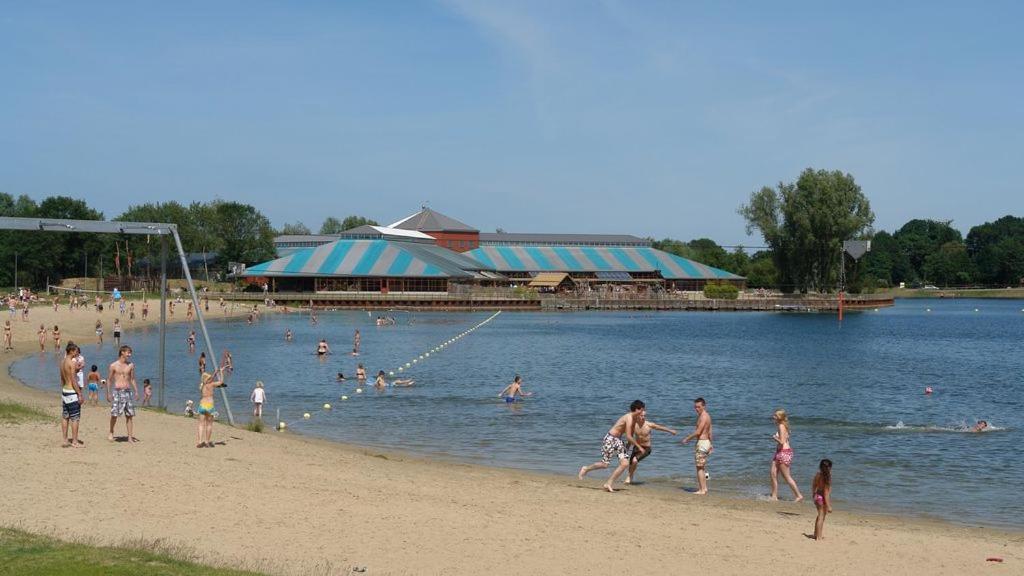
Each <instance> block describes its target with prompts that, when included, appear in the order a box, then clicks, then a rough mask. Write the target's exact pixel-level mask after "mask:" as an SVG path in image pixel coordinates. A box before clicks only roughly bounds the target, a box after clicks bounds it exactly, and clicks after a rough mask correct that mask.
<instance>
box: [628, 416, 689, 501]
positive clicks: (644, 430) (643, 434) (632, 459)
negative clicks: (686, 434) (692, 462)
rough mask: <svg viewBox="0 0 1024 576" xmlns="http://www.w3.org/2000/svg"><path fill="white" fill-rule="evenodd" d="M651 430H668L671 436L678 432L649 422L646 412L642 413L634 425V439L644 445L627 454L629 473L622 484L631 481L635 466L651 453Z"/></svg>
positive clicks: (630, 482)
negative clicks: (639, 451)
mask: <svg viewBox="0 0 1024 576" xmlns="http://www.w3.org/2000/svg"><path fill="white" fill-rule="evenodd" d="M652 430H661V431H662V432H668V433H669V434H671V435H673V436H675V435H676V434H678V432H676V431H675V430H673V429H671V428H669V427H667V426H662V425H660V424H655V423H654V422H651V421H650V420H648V419H647V414H644V415H643V416H642V417H641V418H640V419H639V420H638V421H637V426H636V441H637V443H638V444H640V445H641V446H643V447H644V451H643V452H642V453H638V452H637V451H635V450H634V451H633V453H632V454H630V455H629V473H628V474H626V481H625V482H624V484H632V483H633V475H634V474H636V467H637V466H639V465H640V461H641V460H643V459H644V458H647V457H648V456H650V455H651V431H652Z"/></svg>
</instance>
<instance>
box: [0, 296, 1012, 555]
mask: <svg viewBox="0 0 1024 576" xmlns="http://www.w3.org/2000/svg"><path fill="white" fill-rule="evenodd" d="M33 312H35V310H34V311H33ZM48 312H49V313H50V314H52V310H48ZM62 314H64V315H65V316H64V317H62V318H61V320H60V321H61V322H63V323H66V324H67V328H62V331H63V332H64V333H65V334H66V337H67V338H71V339H75V338H80V337H81V333H85V334H89V332H88V331H86V330H83V326H84V328H85V329H91V327H90V326H89V324H91V322H93V321H94V320H95V318H96V315H95V313H93V312H76V313H74V315H72V317H71V318H67V317H66V314H67V313H66V312H62ZM76 315H77V316H76ZM41 316H42V314H38V315H36V316H35V317H34V319H33V321H32V322H29V323H28V325H29V326H32V325H38V323H39V318H40V317H41ZM104 317H105V318H107V317H108V316H107V314H106V313H104ZM211 319H213V317H212V315H211ZM76 321H77V322H76ZM175 321H176V322H180V321H183V318H176V319H175ZM76 330H77V332H76ZM18 342H19V340H18V339H16V341H15V344H16V345H18ZM20 342H22V345H25V344H27V345H29V346H35V342H34V340H30V339H26V338H24V337H23V338H21V339H20ZM34 353H37V352H35V351H33V352H19V353H16V354H12V355H10V356H9V357H4V358H3V359H2V360H0V361H2V362H3V363H4V364H5V365H6V368H7V370H5V371H4V373H3V374H2V375H0V399H2V400H5V401H11V400H13V401H17V402H21V403H23V404H29V405H32V406H36V407H40V408H42V409H44V410H45V411H46V412H47V413H48V414H50V415H52V416H54V418H55V420H56V418H57V417H58V416H59V414H58V405H57V401H56V400H55V398H56V392H54V394H48V393H46V392H44V391H41V390H37V389H35V388H30V387H28V386H26V385H24V384H22V383H21V382H19V381H17V380H15V379H13V378H12V377H11V376H10V374H9V370H10V366H11V364H12V363H13V362H14V361H15V360H17V359H20V358H23V357H24V356H26V355H31V354H34ZM106 420H107V414H106V409H105V407H104V404H101V405H100V406H99V407H98V408H96V407H85V408H83V423H82V427H83V428H82V435H83V439H84V440H85V441H86V442H87V447H86V448H84V449H82V450H75V449H61V448H60V446H59V440H60V438H59V429H58V426H57V422H56V421H53V422H47V423H41V424H19V425H12V426H4V427H3V431H4V434H3V435H2V436H0V453H3V454H4V455H5V461H8V462H17V463H18V464H19V465H18V466H6V467H4V470H2V471H0V482H3V483H4V485H5V486H8V487H10V488H11V490H9V494H8V503H7V504H8V505H7V506H5V507H4V508H3V510H0V524H4V525H14V526H20V527H23V528H25V529H27V530H29V531H32V532H42V533H50V534H53V533H60V534H62V535H64V536H65V537H76V536H95V535H96V534H102V535H103V536H102V537H101V540H102V541H107V539H109V541H111V542H114V541H118V540H123V539H124V538H125V537H131V536H144V537H147V538H162V539H166V540H167V541H168V542H175V543H183V544H185V545H188V546H192V547H195V548H196V551H197V552H198V553H200V554H201V555H205V556H207V557H208V558H209V559H210V560H211V561H212V562H213V563H215V564H219V565H227V566H245V565H247V562H250V561H251V560H252V559H257V560H259V561H260V562H261V565H262V566H265V569H270V570H271V571H272V572H273V573H284V574H303V573H308V572H309V571H311V570H316V569H317V567H321V568H323V567H324V566H327V563H329V564H330V566H331V567H332V569H333V570H335V571H336V572H337V573H346V572H345V571H344V570H346V569H347V568H348V567H351V566H357V565H358V566H364V565H365V566H369V568H370V569H371V570H372V571H373V572H375V573H397V574H402V573H466V574H470V573H479V572H481V571H484V570H486V571H489V572H492V573H495V572H496V573H527V572H536V571H538V570H544V571H553V572H562V573H579V574H583V573H588V574H592V573H595V572H597V573H611V572H613V571H615V572H618V571H621V570H627V569H628V570H635V569H647V570H661V571H666V570H667V571H678V570H679V566H680V564H681V563H683V564H685V563H689V564H691V565H692V566H693V567H695V568H698V567H699V568H701V569H707V570H713V571H715V572H716V573H730V574H731V573H736V574H741V573H749V572H751V571H753V570H763V569H765V568H766V567H767V568H774V569H787V570H788V569H807V570H810V569H820V568H821V566H822V564H821V562H822V561H831V563H832V564H834V565H836V570H837V572H836V573H842V574H861V573H864V572H867V573H877V572H881V571H883V570H886V571H896V572H908V571H910V570H914V571H923V572H925V573H935V574H960V573H964V572H965V571H967V570H971V569H975V570H976V569H978V568H979V567H980V566H982V565H986V564H989V565H991V567H992V569H993V570H996V572H997V573H1007V574H1008V573H1011V572H1012V571H1015V569H1016V568H1017V565H1019V564H1021V562H1024V534H1022V533H1021V532H1020V531H1016V530H1013V529H1006V528H996V527H977V526H974V525H960V524H956V523H952V522H949V521H945V520H941V519H933V518H923V517H901V516H891V515H886V514H884V513H881V514H880V513H874V512H871V511H857V510H854V511H848V510H847V509H846V508H844V507H843V505H840V506H839V507H837V511H836V514H834V515H830V517H829V520H828V522H827V523H826V537H827V540H825V541H823V542H814V541H812V540H808V539H807V538H805V537H804V536H803V534H804V533H806V532H809V531H810V529H811V528H812V525H813V518H814V509H813V506H810V505H808V504H806V503H804V504H799V505H798V504H793V503H789V502H780V503H772V502H761V501H758V500H754V499H741V498H736V497H731V496H730V495H728V494H721V493H718V494H716V493H714V492H713V493H712V496H710V497H707V498H698V497H696V496H692V495H690V494H687V493H686V492H684V491H683V490H681V489H679V488H672V487H668V486H656V485H650V484H648V485H646V486H643V485H641V486H637V487H634V488H629V489H626V490H623V491H622V492H620V493H619V494H614V495H611V494H605V493H603V492H601V491H600V484H601V481H603V479H604V474H606V473H604V474H601V473H598V474H596V475H595V477H593V478H588V479H587V480H585V481H582V482H581V481H578V480H576V479H575V477H572V476H568V475H567V476H562V475H560V474H554V473H541V472H533V471H528V470H522V469H516V468H507V467H501V466H493V465H483V464H474V463H465V462H458V461H451V460H449V459H448V458H446V457H437V456H429V455H421V454H417V453H414V452H413V453H406V452H402V451H395V450H390V449H378V448H375V447H372V446H360V445H354V444H347V443H342V442H337V441H333V440H327V439H323V438H319V437H315V436H310V435H306V434H300V433H294V432H292V433H286V434H276V433H273V432H265V433H263V434H259V433H253V432H248V431H246V430H244V429H243V428H232V427H228V426H226V425H223V424H221V425H218V426H216V427H215V429H214V440H215V441H219V442H225V444H224V445H218V447H217V448H216V449H214V450H201V451H197V450H196V449H195V448H191V446H192V441H193V438H194V428H195V422H194V421H193V420H192V419H188V418H184V417H182V416H179V415H177V414H162V413H159V412H156V411H150V410H146V411H141V410H140V412H139V414H138V417H137V418H136V428H137V435H138V436H139V437H140V439H141V440H142V442H141V443H140V444H138V445H133V446H129V445H127V444H124V443H120V442H118V443H114V444H108V443H107V442H106V439H105V428H106ZM119 429H123V424H122V425H121V427H120V428H119ZM68 481H71V482H72V483H73V484H75V485H79V486H86V487H92V488H87V489H86V490H82V491H76V492H75V500H79V497H80V498H81V501H80V503H79V504H77V505H76V506H75V507H74V508H73V513H72V514H70V515H69V512H71V510H69V509H68V507H67V506H66V504H65V503H64V502H62V501H61V500H62V499H59V498H54V497H53V495H54V494H57V493H60V490H61V489H62V487H63V486H64V485H65V484H66V483H67V482H68ZM837 491H840V493H841V486H840V487H838V488H837ZM204 494H205V496H204ZM204 498H205V499H206V501H207V502H208V505H207V506H206V507H205V509H206V510H207V511H208V512H210V515H209V516H207V517H204V518H203V520H202V521H201V522H200V523H199V524H198V525H197V523H196V522H197V519H198V516H197V515H196V511H197V505H198V503H199V502H202V501H203V500H204ZM200 509H203V508H200ZM197 527H198V529H200V530H204V529H208V530H209V532H208V535H207V537H206V538H204V539H199V538H197V535H196V530H197ZM58 530H59V532H58ZM197 542H198V544H197ZM273 542H289V546H288V547H287V549H284V550H282V549H275V548H282V547H274V546H272V545H270V544H272V543H273ZM509 542H511V543H512V544H511V547H512V549H511V550H510V549H508V547H507V546H505V545H506V544H508V543H509ZM780 545H783V546H785V547H786V553H785V554H780V553H779V546H780ZM609 546H611V548H609ZM521 548H526V549H527V552H529V553H527V554H519V555H516V556H515V558H514V561H513V560H512V559H510V557H509V554H510V553H512V552H515V551H518V550H520V549H521ZM622 552H625V553H622ZM990 556H998V557H1002V558H1004V560H1005V562H1004V563H1003V564H999V565H998V567H997V565H995V564H994V563H986V562H985V558H986V557H990ZM595 561H601V562H602V563H601V564H599V565H598V566H599V567H598V568H596V569H595V567H594V565H592V564H591V563H592V562H595ZM1011 566H1013V568H1011ZM335 571H331V572H324V573H336V572H335Z"/></svg>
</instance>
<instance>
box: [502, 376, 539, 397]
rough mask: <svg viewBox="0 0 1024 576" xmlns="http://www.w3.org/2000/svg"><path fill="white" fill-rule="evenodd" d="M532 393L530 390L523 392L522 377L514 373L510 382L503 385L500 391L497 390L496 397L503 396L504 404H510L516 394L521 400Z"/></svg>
mask: <svg viewBox="0 0 1024 576" xmlns="http://www.w3.org/2000/svg"><path fill="white" fill-rule="evenodd" d="M532 394H533V393H532V392H523V379H522V378H521V377H520V376H519V374H516V377H515V378H513V379H512V383H511V384H509V385H508V386H505V387H504V388H503V389H502V390H501V392H498V398H504V399H505V403H506V404H512V403H513V402H515V401H516V397H517V396H518V397H519V400H522V399H523V398H525V397H527V396H531V395H532Z"/></svg>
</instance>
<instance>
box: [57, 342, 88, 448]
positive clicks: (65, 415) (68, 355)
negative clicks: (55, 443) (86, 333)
mask: <svg viewBox="0 0 1024 576" xmlns="http://www.w3.org/2000/svg"><path fill="white" fill-rule="evenodd" d="M76 356H78V346H75V344H74V342H68V347H67V349H66V350H65V354H64V359H63V360H61V363H60V395H61V413H60V433H61V436H63V437H64V443H63V444H62V446H63V447H65V448H67V447H68V446H73V447H75V448H81V447H82V446H83V443H82V441H81V440H79V439H78V421H79V420H80V419H81V417H82V387H81V386H79V385H78V377H77V376H76V375H75V372H76V363H75V357H76ZM69 423H70V425H71V440H70V441H68V424H69Z"/></svg>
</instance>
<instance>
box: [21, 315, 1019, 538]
mask: <svg viewBox="0 0 1024 576" xmlns="http://www.w3.org/2000/svg"><path fill="white" fill-rule="evenodd" d="M927 308H930V309H931V311H930V312H929V311H926V309H927ZM1021 308H1024V303H1022V302H1020V301H994V300H983V301H982V300H942V301H939V300H932V301H920V300H917V301H914V300H902V301H898V303H897V305H896V306H895V307H893V308H888V309H882V310H880V311H878V312H864V313H857V314H849V315H848V316H847V317H846V319H845V321H844V322H843V323H842V325H840V323H839V322H838V321H837V319H836V317H835V316H831V315H825V314H792V315H787V314H777V313H713V312H711V313H699V312H679V313H671V312H664V313H656V314H644V313H598V312H591V313H564V314H560V313H503V314H501V315H499V316H497V317H496V318H495V319H494V320H493V321H491V322H489V323H488V324H486V325H484V326H483V327H481V328H480V329H478V330H476V331H474V332H472V333H470V334H469V335H467V336H466V337H464V338H462V339H460V340H458V341H457V342H456V343H455V344H453V345H451V346H448V347H447V348H445V349H444V351H442V352H439V353H433V354H431V355H430V357H429V358H425V359H424V360H423V361H420V362H417V363H416V364H415V365H413V367H412V369H411V370H408V371H407V372H404V373H403V375H404V374H408V375H409V376H411V377H414V378H415V379H416V386H415V387H412V388H406V389H391V388H389V389H388V390H387V391H386V392H383V393H378V392H376V391H374V389H373V387H372V386H370V385H367V386H365V389H364V392H363V393H361V394H357V393H356V392H355V389H356V387H357V384H356V382H355V381H354V380H349V381H348V382H345V383H336V382H335V381H334V375H335V373H336V372H338V371H342V372H344V373H345V374H346V375H347V376H351V375H353V374H354V373H355V366H356V363H357V362H361V363H363V364H365V365H366V368H367V372H368V373H369V374H371V381H372V374H375V373H376V371H377V370H378V369H384V370H386V371H390V370H395V369H396V368H397V367H398V366H403V365H404V364H405V363H406V362H410V363H411V361H412V359H414V358H416V359H417V360H418V357H419V355H421V354H423V353H424V352H426V351H429V350H431V349H432V348H434V347H436V346H437V345H439V344H441V343H442V342H444V341H446V340H448V339H450V338H452V337H453V336H455V335H458V334H459V333H461V332H463V331H464V330H466V329H468V328H470V327H472V326H473V325H475V324H476V323H478V322H480V321H482V320H484V319H486V318H487V317H488V316H489V315H490V313H430V312H415V313H409V312H398V313H393V315H394V316H395V317H396V319H397V321H398V324H397V325H395V326H387V327H377V326H375V325H374V322H373V318H371V317H370V316H368V315H367V313H366V312H324V313H321V314H320V316H319V318H320V322H319V325H316V326H312V325H311V324H310V322H309V321H308V318H307V316H306V315H304V314H298V313H293V314H289V315H284V314H279V315H270V316H268V317H265V318H262V319H260V320H259V321H258V322H257V323H256V324H254V325H252V326H249V325H247V324H246V322H245V321H244V320H226V321H215V322H211V323H210V329H211V337H212V338H213V340H214V342H215V346H217V348H218V351H219V350H220V349H222V348H225V347H226V348H229V349H230V350H231V352H232V354H233V356H234V359H235V366H236V369H235V372H234V374H233V375H232V377H231V379H230V386H229V388H228V392H229V398H230V401H231V405H232V408H233V411H234V414H235V417H236V419H237V420H238V421H239V422H245V421H247V420H248V419H249V418H250V416H249V414H250V411H251V405H250V404H249V401H248V399H249V392H250V390H251V389H252V385H253V383H254V382H255V381H256V380H257V379H261V380H263V381H264V382H265V383H266V390H267V393H268V397H269V401H268V404H267V405H266V407H265V419H266V421H267V422H268V423H273V421H274V419H275V412H276V410H277V409H280V410H281V417H282V419H283V420H286V421H288V422H289V423H290V427H291V428H292V429H293V430H296V431H300V432H302V433H306V434H311V435H316V436H322V437H325V438H331V439H337V440H343V441H346V442H350V443H355V444H361V445H367V446H379V447H385V448H394V449H401V450H405V451H411V452H415V453H426V454H443V455H447V456H449V457H454V458H457V459H460V460H465V461H468V462H474V463H481V464H488V465H498V466H509V467H515V468H525V469H531V470H541V471H548V472H555V473H562V474H575V473H576V471H577V470H578V469H579V467H580V466H581V465H583V464H588V463H591V462H593V461H595V460H597V459H598V458H599V457H600V443H601V439H602V437H603V436H604V434H605V432H606V431H607V429H608V428H609V427H610V426H611V424H612V423H613V422H614V421H615V419H616V418H617V417H618V416H620V415H621V414H623V413H625V412H626V411H627V407H628V405H629V403H630V402H631V401H632V400H634V399H636V398H640V399H643V400H644V401H645V402H646V403H647V407H648V418H649V419H650V420H652V421H654V422H657V423H660V424H663V425H667V426H671V427H675V428H678V429H679V430H680V431H683V430H687V431H689V430H691V429H692V426H693V424H694V420H695V417H694V413H693V408H692V400H693V398H695V397H697V396H703V397H705V398H706V399H707V401H708V410H709V412H710V413H711V415H712V416H713V418H714V425H715V453H714V455H713V456H712V458H711V461H710V464H709V471H710V473H711V476H712V477H711V489H712V490H713V491H722V492H728V493H732V494H736V495H739V496H741V497H749V498H751V499H754V498H763V497H765V495H766V494H767V493H768V464H769V461H770V458H771V456H772V453H773V451H774V446H775V445H774V442H773V441H772V439H771V438H770V436H771V434H772V433H773V432H774V427H773V426H772V423H771V420H770V417H771V413H772V411H773V410H774V409H775V408H779V407H781V408H785V409H786V410H787V411H788V412H789V413H790V416H791V421H792V431H793V440H792V443H793V447H794V449H795V452H796V459H795V461H794V464H793V473H794V476H795V478H796V479H797V482H798V483H799V484H800V487H801V490H803V491H804V492H805V494H806V493H807V492H808V491H809V488H808V485H809V483H810V480H811V478H812V476H813V473H814V471H815V470H816V467H817V463H818V460H819V459H820V458H824V457H827V458H830V459H831V460H832V461H833V462H834V463H835V467H834V470H833V474H834V493H835V499H836V502H837V505H839V506H842V505H843V504H844V503H845V504H847V505H853V506H855V507H857V508H860V509H868V510H879V511H884V512H888V513H907V514H912V515H919V516H933V517H940V518H944V519H947V520H952V521H956V522H962V523H970V524H985V525H994V526H1009V527H1016V528H1020V527H1024V499H1022V498H1020V491H1019V484H1020V481H1021V479H1022V478H1024V462H1022V458H1021V455H1022V449H1021V446H1022V445H1024V437H1022V430H1024V416H1022V408H1024V387H1022V383H1021V378H1022V374H1024V355H1022V354H1021V343H1022V341H1024V311H1022V310H1021ZM975 309H977V311H975ZM108 323H109V318H108ZM288 328H290V329H291V330H292V331H293V332H294V334H295V338H294V341H293V342H291V343H288V342H285V340H284V337H283V335H284V332H285V330H286V329H288ZM356 328H358V329H359V330H361V332H362V355H361V356H359V357H358V358H353V357H352V356H350V355H347V354H344V352H345V351H346V350H350V349H351V344H352V336H353V331H354V330H355V329H356ZM187 330H188V328H187V327H186V326H184V325H175V326H172V327H170V328H169V330H168V337H167V338H168V339H167V342H168V348H169V351H168V369H167V372H168V387H167V399H168V405H169V407H170V408H171V409H172V410H174V411H180V410H181V409H182V407H183V406H184V403H185V399H187V398H193V399H196V398H197V395H196V388H197V380H198V379H197V376H196V358H195V355H190V354H188V351H187V347H186V344H185V341H186V340H185V338H186V334H187ZM108 332H109V331H108ZM321 337H324V338H327V339H328V341H329V342H330V344H331V346H332V348H333V350H334V352H335V353H334V354H333V355H331V356H330V357H328V358H327V359H326V360H324V361H320V360H319V359H318V358H317V357H316V356H315V354H314V350H315V346H316V342H317V340H319V339H320V338H321ZM125 340H126V342H128V343H130V344H131V345H132V346H133V348H134V352H135V361H136V363H137V366H138V376H139V380H140V387H141V379H142V378H143V377H151V378H153V377H154V376H155V372H156V369H157V367H156V351H157V344H158V342H157V340H158V339H157V331H156V330H155V329H149V330H148V331H146V330H138V331H132V330H131V329H128V331H127V334H126V338H125ZM84 353H85V355H86V358H87V363H89V364H92V363H97V364H100V365H101V366H105V365H106V364H109V362H111V361H112V360H113V359H114V358H115V354H116V352H115V350H114V348H113V345H112V344H110V343H109V342H108V343H107V344H106V345H105V346H104V348H103V349H102V350H97V349H96V346H95V344H94V343H90V344H88V345H86V346H84ZM211 365H212V363H211ZM12 373H13V374H14V375H15V376H16V377H18V378H20V379H21V380H23V381H24V382H26V383H28V384H29V385H33V386H41V387H46V388H47V389H52V390H54V392H55V397H56V386H55V385H52V383H53V382H56V366H55V358H54V356H53V355H52V354H46V355H45V356H36V357H31V358H27V359H24V360H22V361H20V362H18V363H16V364H15V365H14V366H13V367H12ZM516 373H519V374H521V375H522V376H523V379H524V389H525V390H527V391H532V392H534V396H533V397H531V398H529V399H527V400H526V401H525V402H523V403H521V404H516V405H513V406H511V407H510V406H507V405H505V404H504V403H503V402H501V401H500V400H499V399H498V398H497V394H498V392H499V391H500V390H501V389H502V388H503V387H504V386H505V385H506V384H507V383H508V382H510V381H511V379H512V376H513V375H514V374H516ZM104 377H105V375H104ZM926 386H931V387H932V388H933V389H934V394H932V395H930V396H926V395H925V394H924V388H925V387H926ZM343 394H344V395H347V396H348V397H349V399H348V400H347V401H341V400H340V396H341V395H343ZM154 397H155V394H154ZM325 402H330V403H331V404H333V405H334V409H333V410H332V411H329V412H324V411H322V410H320V406H321V405H322V404H323V403H325ZM218 409H219V410H220V412H221V418H222V419H223V418H224V407H223V405H222V402H220V396H219V395H218ZM306 411H309V412H311V413H313V418H311V419H310V420H303V419H302V413H303V412H306ZM979 419H985V420H988V421H989V422H990V423H991V424H993V426H994V427H995V430H993V431H990V432H986V433H983V434H971V433H967V432H965V429H966V428H967V427H969V426H970V425H972V424H973V423H974V422H976V421H977V420H979ZM144 422H145V421H144V420H143V421H142V423H141V424H140V435H141V436H143V437H144V436H145V426H146V424H145V423H144ZM675 440H676V439H675V438H672V437H671V436H669V435H667V434H663V433H658V432H656V433H655V438H654V452H653V455H652V456H651V457H650V458H648V459H647V460H645V461H644V462H643V464H642V465H641V467H640V472H639V474H638V478H639V479H640V480H643V481H646V482H648V483H650V484H652V485H659V484H663V485H666V486H675V487H682V486H685V487H688V488H690V487H692V486H693V485H694V483H695V480H694V477H693V476H694V472H693V453H692V448H691V447H689V446H686V447H684V446H681V445H679V444H678V443H676V442H675ZM606 474H607V472H603V471H598V472H595V473H594V480H593V482H595V483H596V482H598V481H599V480H598V479H603V478H604V477H605V476H606ZM780 496H782V497H784V498H789V497H790V493H789V489H788V487H786V486H785V485H782V486H781V487H780ZM680 497H685V494H683V493H682V492H680Z"/></svg>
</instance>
